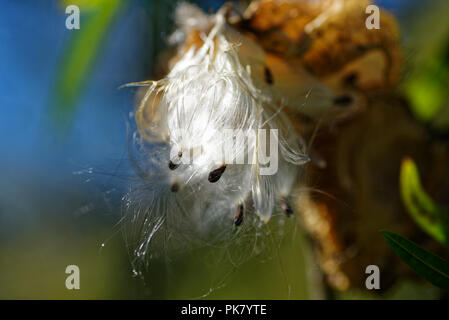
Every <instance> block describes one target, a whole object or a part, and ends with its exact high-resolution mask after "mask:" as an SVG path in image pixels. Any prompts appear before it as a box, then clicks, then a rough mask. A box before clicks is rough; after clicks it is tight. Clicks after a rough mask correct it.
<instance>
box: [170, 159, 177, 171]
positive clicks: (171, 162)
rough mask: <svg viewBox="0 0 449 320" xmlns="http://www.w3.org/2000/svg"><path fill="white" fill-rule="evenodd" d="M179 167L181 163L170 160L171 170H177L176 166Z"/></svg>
mask: <svg viewBox="0 0 449 320" xmlns="http://www.w3.org/2000/svg"><path fill="white" fill-rule="evenodd" d="M178 167H179V163H178V164H176V163H174V162H173V161H171V160H170V161H169V162H168V168H169V169H170V170H175V169H176V168H178Z"/></svg>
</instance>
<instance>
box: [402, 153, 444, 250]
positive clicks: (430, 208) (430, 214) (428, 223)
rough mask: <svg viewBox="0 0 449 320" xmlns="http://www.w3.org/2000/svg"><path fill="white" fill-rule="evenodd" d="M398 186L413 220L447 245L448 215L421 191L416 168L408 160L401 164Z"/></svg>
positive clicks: (410, 160)
mask: <svg viewBox="0 0 449 320" xmlns="http://www.w3.org/2000/svg"><path fill="white" fill-rule="evenodd" d="M400 184H401V196H402V201H403V203H404V205H405V207H406V209H407V212H408V213H409V214H410V216H411V217H412V218H413V220H414V221H415V222H416V223H417V224H418V225H419V226H420V227H421V228H422V229H423V230H424V231H425V232H427V233H428V234H429V235H430V236H432V237H433V238H435V239H436V240H438V241H439V242H441V243H444V244H447V245H449V214H448V213H446V212H445V211H444V210H443V209H442V208H440V207H439V206H438V205H437V204H435V203H434V201H432V199H431V198H430V196H429V195H428V194H427V193H426V192H425V191H424V190H423V188H422V186H421V181H420V178H419V172H418V168H417V167H416V165H415V163H414V162H413V160H412V159H410V158H406V159H404V160H403V162H402V166H401V174H400Z"/></svg>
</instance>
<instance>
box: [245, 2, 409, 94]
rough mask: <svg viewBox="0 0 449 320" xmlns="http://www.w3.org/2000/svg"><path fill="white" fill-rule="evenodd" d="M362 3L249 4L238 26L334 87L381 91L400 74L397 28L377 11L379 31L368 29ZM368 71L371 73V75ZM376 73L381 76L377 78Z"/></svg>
mask: <svg viewBox="0 0 449 320" xmlns="http://www.w3.org/2000/svg"><path fill="white" fill-rule="evenodd" d="M369 4H371V2H370V1H366V0H319V1H275V0H262V1H254V2H252V3H251V5H250V6H249V8H248V10H247V11H246V12H245V19H246V20H245V23H244V28H246V29H248V30H249V31H251V32H253V33H254V34H255V35H256V37H257V38H258V43H260V44H261V45H262V47H263V48H264V49H265V50H267V51H269V52H274V53H277V54H279V55H280V56H281V57H282V58H283V59H286V60H291V59H292V58H300V60H301V63H302V64H303V66H304V67H305V68H306V69H307V70H309V71H310V72H311V74H313V75H314V76H316V77H318V78H320V79H322V80H323V81H325V82H329V84H331V85H333V86H335V85H336V84H337V81H336V78H337V79H338V80H339V81H338V86H339V87H341V86H346V85H355V87H357V88H358V89H360V90H373V89H380V88H387V87H390V86H391V85H394V84H395V83H396V82H397V80H398V78H399V73H400V70H401V68H400V66H401V61H402V54H401V50H400V46H399V28H398V25H397V23H396V20H395V19H394V17H393V16H391V15H390V14H388V13H387V12H385V11H381V15H380V23H381V28H380V29H378V30H376V29H373V30H368V29H367V28H366V26H365V21H366V19H367V17H368V15H367V14H366V13H365V9H366V7H367V6H368V5H369ZM372 71H375V72H374V73H373V72H372ZM379 72H381V73H382V74H380V75H379Z"/></svg>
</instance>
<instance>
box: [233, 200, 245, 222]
mask: <svg viewBox="0 0 449 320" xmlns="http://www.w3.org/2000/svg"><path fill="white" fill-rule="evenodd" d="M243 213H244V208H243V204H242V203H239V204H238V206H237V209H236V210H235V213H234V225H235V226H236V227H238V226H239V225H241V224H242V222H243Z"/></svg>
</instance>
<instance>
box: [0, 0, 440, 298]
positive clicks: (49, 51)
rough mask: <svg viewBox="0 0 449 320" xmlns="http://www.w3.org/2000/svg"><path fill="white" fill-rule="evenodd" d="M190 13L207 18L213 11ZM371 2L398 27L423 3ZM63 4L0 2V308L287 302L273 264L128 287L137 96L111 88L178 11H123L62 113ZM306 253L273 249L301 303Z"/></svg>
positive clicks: (143, 60)
mask: <svg viewBox="0 0 449 320" xmlns="http://www.w3.org/2000/svg"><path fill="white" fill-rule="evenodd" d="M431 2H432V1H426V6H429V3H431ZM197 3H198V4H199V5H200V6H201V7H202V8H203V9H205V10H209V9H216V8H218V7H220V5H221V4H222V1H199V2H198V1H197ZM377 3H379V4H380V5H382V6H384V7H387V8H389V9H391V11H393V12H394V13H395V14H397V15H398V17H399V18H400V19H401V23H403V24H407V23H409V21H408V20H407V19H408V18H409V17H411V16H412V12H416V10H417V9H416V5H417V4H418V3H420V2H419V1H410V0H408V1H406V0H383V1H377ZM65 5H66V2H64V1H56V0H54V1H52V0H48V1H34V0H22V1H14V0H4V1H1V2H0V44H1V45H0V108H1V115H0V148H1V149H0V150H1V157H0V168H1V169H0V172H1V175H0V298H180V297H181V298H193V297H195V296H200V295H201V294H204V293H210V295H209V296H208V297H212V298H220V297H228V298H229V297H235V298H285V297H287V295H288V293H287V292H286V291H285V290H284V286H283V284H279V283H280V282H282V281H280V280H279V279H280V278H281V277H282V276H281V275H280V273H279V271H273V270H278V269H279V268H278V264H277V263H276V261H268V262H263V263H261V262H260V261H257V262H251V263H250V264H248V266H244V267H242V268H241V269H240V270H239V271H238V273H237V274H236V275H235V276H234V278H233V280H229V283H227V285H226V287H225V288H221V289H219V290H216V291H214V290H210V292H209V289H211V288H213V287H214V285H211V284H210V283H207V282H206V283H203V282H202V280H201V279H198V276H195V271H194V270H190V269H189V260H183V261H182V263H180V265H181V267H179V268H180V269H176V267H174V269H175V271H173V272H174V273H176V270H182V271H185V274H184V277H180V276H177V275H176V274H174V275H173V274H171V275H166V277H168V278H170V279H172V280H171V281H170V283H169V284H168V282H167V281H165V280H164V281H163V280H157V279H159V278H160V277H159V275H158V274H157V273H158V272H161V273H167V271H163V269H164V268H163V267H162V266H161V267H160V268H159V269H158V268H157V266H156V267H155V269H154V270H155V271H154V272H155V273H156V275H155V276H154V279H153V280H154V282H153V285H152V286H151V289H149V288H148V287H146V286H144V285H142V284H141V283H140V282H139V281H138V280H137V279H133V278H132V276H131V267H130V265H129V259H128V256H127V252H126V248H125V247H124V244H123V241H122V239H121V235H120V230H119V229H120V226H119V225H117V223H118V221H119V219H120V214H121V213H120V199H121V196H122V195H123V194H124V192H126V189H127V184H128V183H129V177H130V176H132V172H131V170H130V169H129V164H128V161H127V151H126V141H127V132H126V123H127V121H128V119H129V112H131V111H132V110H133V107H134V95H135V91H134V90H130V89H122V90H119V89H118V87H119V86H120V85H122V84H124V83H127V82H132V81H139V80H144V79H147V78H148V76H149V74H151V72H153V71H154V70H155V66H154V63H155V57H156V54H157V52H158V51H160V49H161V48H162V47H163V46H164V39H165V37H166V36H167V34H168V33H169V32H170V31H172V28H173V26H172V25H171V18H172V17H171V16H172V14H173V9H174V7H175V1H144V0H133V1H125V2H124V3H123V4H121V5H120V7H119V8H118V9H117V11H116V13H115V14H114V16H113V18H111V21H110V23H109V25H108V28H107V29H106V32H105V33H104V35H103V36H101V37H100V38H101V42H100V44H99V45H98V48H97V49H96V52H95V54H94V58H93V60H92V62H91V63H90V64H89V68H88V69H89V70H88V73H87V76H86V80H85V82H84V83H83V84H82V85H81V86H80V88H79V90H78V91H76V92H77V99H76V100H75V101H74V102H73V105H72V106H71V107H70V110H69V111H68V112H63V113H61V112H59V111H57V110H58V108H59V107H60V106H58V98H57V97H56V98H55V96H54V90H55V86H57V81H58V77H60V73H61V69H62V68H63V67H62V66H63V65H64V63H65V61H66V60H65V59H67V58H66V57H67V56H69V55H70V54H69V53H68V50H70V48H72V47H71V46H70V43H71V42H72V41H73V40H74V38H75V37H77V33H79V32H80V31H78V30H67V29H66V28H65V19H66V17H67V15H66V14H65V12H64V11H65ZM419 5H420V6H423V4H422V3H421V4H419ZM89 10H91V9H88V8H87V9H86V11H87V15H86V17H85V16H84V15H83V7H81V12H82V19H81V31H82V29H83V27H84V23H86V21H87V20H86V19H90V18H91V14H90V13H89ZM413 10H415V11H413ZM419 10H421V9H419ZM93 11H94V10H93ZM92 14H93V13H92ZM404 37H407V34H406V33H405V35H404ZM73 50H75V49H73ZM74 85H76V83H75V84H74ZM55 110H56V111H55ZM102 243H104V244H105V246H104V248H102V246H101V244H102ZM303 249H304V248H301V245H300V244H298V243H296V242H295V243H290V244H288V245H287V246H286V247H285V249H282V250H285V254H286V255H292V252H296V253H298V258H297V260H294V259H293V260H292V261H289V262H287V263H286V267H285V268H286V270H287V273H288V274H289V283H291V285H292V292H291V293H290V296H291V297H293V298H307V297H310V292H309V291H308V290H307V288H306V287H305V282H307V281H306V280H305V278H306V273H305V269H304V268H305V267H304V263H303V255H307V253H304V250H303ZM282 252H284V251H282ZM69 264H77V265H79V266H80V269H81V274H82V280H81V288H82V290H79V291H76V292H75V291H68V290H66V289H65V287H64V283H65V282H64V281H65V277H66V275H65V273H64V271H65V266H67V265H69ZM211 273H213V270H212V271H211ZM187 275H190V278H188V276H187ZM206 277H207V275H206ZM162 278H163V277H162ZM261 278H263V279H264V281H260V279H261ZM260 282H263V283H262V284H260ZM192 283H198V286H197V288H195V289H192V286H193V285H192ZM170 288H171V289H170Z"/></svg>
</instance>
